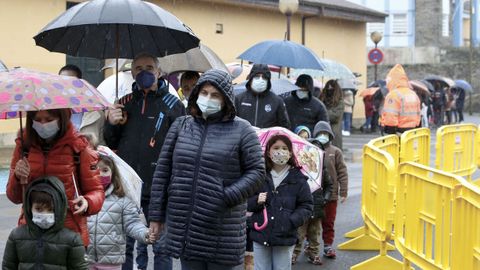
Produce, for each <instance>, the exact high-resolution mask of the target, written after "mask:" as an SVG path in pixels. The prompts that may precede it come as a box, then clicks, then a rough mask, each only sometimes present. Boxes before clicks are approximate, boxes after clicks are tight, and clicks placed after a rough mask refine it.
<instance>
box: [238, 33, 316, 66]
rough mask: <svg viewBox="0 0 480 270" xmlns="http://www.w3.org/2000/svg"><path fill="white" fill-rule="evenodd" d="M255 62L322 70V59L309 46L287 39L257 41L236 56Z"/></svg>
mask: <svg viewBox="0 0 480 270" xmlns="http://www.w3.org/2000/svg"><path fill="white" fill-rule="evenodd" d="M238 58H239V59H242V60H248V61H251V62H253V63H256V64H267V65H275V66H279V67H290V68H304V69H319V70H324V69H325V65H324V64H323V63H322V60H320V58H318V56H317V55H316V54H315V53H314V52H313V51H312V50H310V49H309V48H307V47H305V46H303V45H301V44H298V43H295V42H292V41H288V40H267V41H262V42H260V43H257V44H255V45H253V46H252V47H250V48H249V49H247V50H246V51H244V52H243V53H242V54H240V55H239V56H238Z"/></svg>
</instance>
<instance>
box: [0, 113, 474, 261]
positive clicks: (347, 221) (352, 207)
mask: <svg viewBox="0 0 480 270" xmlns="http://www.w3.org/2000/svg"><path fill="white" fill-rule="evenodd" d="M466 122H472V123H476V124H480V117H479V116H478V115H477V116H473V117H471V116H466ZM432 135H434V132H432ZM377 136H379V135H376V134H352V136H350V137H344V148H345V149H346V150H345V156H346V157H347V159H348V161H347V167H348V173H349V176H350V182H349V194H350V196H349V198H348V200H347V202H345V203H344V204H342V205H339V207H338V212H337V222H336V240H335V245H337V244H339V243H342V242H344V241H345V240H346V239H345V238H344V237H343V234H344V233H345V232H348V231H350V230H352V229H355V228H357V227H359V226H361V225H362V224H363V222H362V218H361V215H360V204H361V185H362V179H361V173H362V168H361V159H360V157H361V149H362V147H363V145H364V144H365V143H367V142H368V141H369V140H371V139H373V138H375V137H377ZM433 137H434V136H433ZM431 151H432V156H431V160H432V163H431V164H432V165H433V162H434V154H435V140H434V138H432V147H431ZM19 211H20V209H19V206H15V205H13V204H12V203H11V202H9V201H8V199H7V198H6V197H5V196H4V195H1V196H0V256H2V257H3V249H4V246H5V241H6V240H7V238H8V234H9V232H10V230H11V229H12V228H13V227H14V226H15V224H16V221H17V217H18V213H19ZM390 254H391V255H392V256H394V257H396V258H400V255H399V254H398V253H397V252H391V253H390ZM375 255H377V253H376V252H371V251H338V250H337V259H335V260H327V259H324V265H322V266H320V267H319V266H314V265H311V264H309V263H308V262H307V261H306V260H305V258H304V257H303V256H302V257H300V258H299V261H298V263H297V264H296V265H295V266H294V267H293V269H302V270H303V269H305V270H310V269H325V270H344V269H350V267H351V266H353V265H355V264H357V263H359V262H362V261H364V260H366V259H368V258H371V257H373V256H375ZM149 269H153V267H152V264H150V267H149ZM174 269H180V267H179V264H178V262H177V261H175V263H174Z"/></svg>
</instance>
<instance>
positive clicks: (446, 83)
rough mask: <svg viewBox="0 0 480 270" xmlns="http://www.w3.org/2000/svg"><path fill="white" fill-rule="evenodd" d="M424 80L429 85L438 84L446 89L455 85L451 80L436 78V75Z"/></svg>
mask: <svg viewBox="0 0 480 270" xmlns="http://www.w3.org/2000/svg"><path fill="white" fill-rule="evenodd" d="M425 80H426V81H428V82H430V83H431V84H434V82H440V83H441V84H442V85H443V86H446V87H452V86H453V85H454V84H455V82H454V81H453V80H452V79H449V78H446V77H442V76H438V75H429V76H427V77H425Z"/></svg>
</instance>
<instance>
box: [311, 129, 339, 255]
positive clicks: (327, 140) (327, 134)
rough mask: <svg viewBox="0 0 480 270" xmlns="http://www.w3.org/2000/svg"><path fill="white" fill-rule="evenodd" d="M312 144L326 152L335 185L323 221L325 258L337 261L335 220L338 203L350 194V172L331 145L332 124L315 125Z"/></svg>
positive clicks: (335, 148)
mask: <svg viewBox="0 0 480 270" xmlns="http://www.w3.org/2000/svg"><path fill="white" fill-rule="evenodd" d="M313 136H314V139H313V140H312V143H313V144H315V145H317V146H319V147H321V148H322V149H323V150H324V151H325V159H324V164H325V165H326V168H327V172H328V174H329V175H330V179H331V181H332V184H333V190H332V194H331V196H330V198H329V200H327V201H326V203H325V207H324V208H325V217H324V218H323V219H322V238H323V244H324V247H323V256H324V257H327V258H330V259H335V258H336V253H335V249H334V248H333V247H332V245H333V239H334V237H335V230H334V225H335V218H336V215H337V201H338V200H340V203H344V202H345V201H346V200H347V194H348V172H347V166H346V165H345V161H344V160H343V153H342V151H341V150H340V149H339V148H337V147H336V146H334V145H332V144H331V141H332V140H333V138H334V134H333V132H332V129H331V127H330V124H328V123H327V122H324V121H320V122H318V123H317V124H316V125H315V129H314V132H313Z"/></svg>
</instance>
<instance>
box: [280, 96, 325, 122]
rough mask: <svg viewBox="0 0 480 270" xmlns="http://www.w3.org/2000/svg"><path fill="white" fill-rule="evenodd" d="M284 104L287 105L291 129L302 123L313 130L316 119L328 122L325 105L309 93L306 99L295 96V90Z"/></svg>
mask: <svg viewBox="0 0 480 270" xmlns="http://www.w3.org/2000/svg"><path fill="white" fill-rule="evenodd" d="M285 106H286V107H287V112H288V119H290V123H291V125H292V129H295V128H296V127H298V126H300V125H303V126H306V127H308V128H309V129H310V131H312V130H313V128H314V127H315V124H316V123H317V122H318V121H327V122H328V113H327V109H326V107H325V105H324V104H323V102H321V101H320V100H319V99H318V98H316V97H313V96H312V93H311V92H310V93H309V97H308V98H306V99H300V98H298V97H297V92H296V91H295V92H292V94H291V95H290V96H289V97H287V98H286V99H285Z"/></svg>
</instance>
